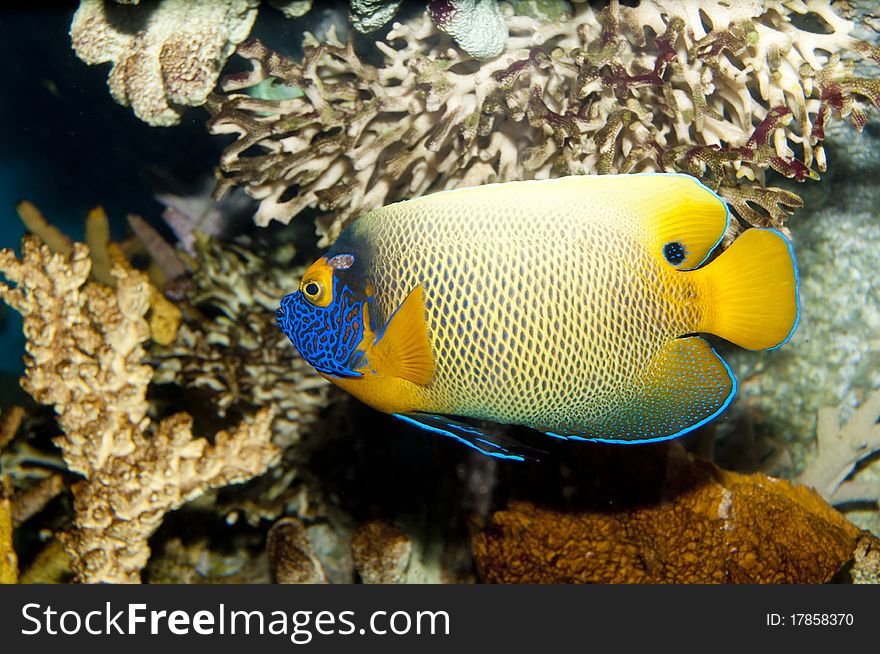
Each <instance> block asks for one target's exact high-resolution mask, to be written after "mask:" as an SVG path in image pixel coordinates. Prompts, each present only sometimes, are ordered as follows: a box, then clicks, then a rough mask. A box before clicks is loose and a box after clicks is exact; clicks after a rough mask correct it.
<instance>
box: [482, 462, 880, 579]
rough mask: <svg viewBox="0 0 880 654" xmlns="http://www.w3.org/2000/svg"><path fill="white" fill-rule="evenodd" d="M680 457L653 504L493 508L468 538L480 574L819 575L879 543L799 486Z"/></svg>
mask: <svg viewBox="0 0 880 654" xmlns="http://www.w3.org/2000/svg"><path fill="white" fill-rule="evenodd" d="M679 457H683V458H681V460H679V461H677V462H676V463H675V464H674V465H673V466H671V468H670V476H669V477H668V478H667V482H666V484H667V488H666V497H665V498H664V499H663V500H662V501H661V502H660V503H659V504H656V505H646V506H637V507H634V508H631V509H627V510H618V511H608V510H593V511H580V512H577V511H558V510H553V509H549V508H542V507H538V506H536V505H534V504H530V503H526V502H518V503H513V504H512V505H511V506H509V507H508V509H507V510H505V511H500V512H498V513H496V514H495V515H494V516H493V518H492V519H491V520H490V522H489V524H488V526H487V527H486V528H485V529H484V530H483V531H482V532H481V533H480V534H479V535H478V536H477V537H476V538H475V541H474V554H475V557H476V561H477V566H478V569H479V571H480V576H481V578H482V579H483V580H484V581H489V582H520V583H522V582H544V583H572V582H579V583H585V582H587V583H589V582H593V583H597V582H599V583H601V582H606V583H608V582H610V583H622V582H623V583H723V582H734V583H823V582H827V581H829V580H831V579H832V578H833V577H834V576H835V575H836V574H837V573H838V572H839V571H840V569H841V568H842V567H843V566H844V564H846V563H847V562H849V561H850V560H851V559H852V558H853V556H854V553H855V551H856V548H857V546H859V547H864V546H865V544H864V543H863V542H861V540H860V539H862V538H864V539H867V541H869V542H870V543H873V548H876V547H877V546H878V545H880V541H878V540H877V538H876V537H874V536H872V535H870V534H869V533H868V532H860V530H859V529H858V528H857V527H856V526H854V525H853V524H851V523H849V522H847V520H846V519H845V518H844V517H843V516H842V515H841V514H839V513H838V512H837V511H835V510H834V509H832V508H831V507H830V506H829V505H828V504H826V503H825V502H824V501H823V500H822V499H821V498H820V497H819V495H818V494H816V493H815V492H814V491H812V490H810V489H808V488H806V487H804V486H800V485H792V484H791V483H789V482H787V481H783V480H779V479H774V478H772V477H767V476H764V475H761V474H753V475H740V474H736V473H731V472H725V471H722V470H720V469H718V468H716V467H715V466H712V465H711V464H709V463H706V462H702V461H699V460H696V459H689V458H687V455H682V454H679Z"/></svg>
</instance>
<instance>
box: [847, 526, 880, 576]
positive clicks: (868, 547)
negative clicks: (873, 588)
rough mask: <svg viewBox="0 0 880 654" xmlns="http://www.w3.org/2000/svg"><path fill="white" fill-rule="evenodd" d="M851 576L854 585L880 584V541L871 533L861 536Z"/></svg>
mask: <svg viewBox="0 0 880 654" xmlns="http://www.w3.org/2000/svg"><path fill="white" fill-rule="evenodd" d="M850 575H851V578H852V581H853V583H854V584H880V539H878V538H877V537H876V536H874V535H873V534H871V533H870V532H867V531H866V532H862V534H861V536H859V540H858V542H857V544H856V550H855V552H854V553H853V567H852V570H851V572H850Z"/></svg>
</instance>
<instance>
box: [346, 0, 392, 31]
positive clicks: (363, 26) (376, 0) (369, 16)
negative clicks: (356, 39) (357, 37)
mask: <svg viewBox="0 0 880 654" xmlns="http://www.w3.org/2000/svg"><path fill="white" fill-rule="evenodd" d="M402 3H403V0H392V1H391V2H384V1H383V0H351V4H350V5H349V11H348V18H349V20H350V21H351V24H352V26H353V27H354V28H355V29H356V30H357V31H358V32H360V33H361V34H369V33H370V32H375V31H376V30H379V29H382V28H383V27H384V26H385V25H386V24H387V23H388V22H389V21H390V20H391V19H392V18H394V14H396V13H397V10H398V9H400V5H401V4H402Z"/></svg>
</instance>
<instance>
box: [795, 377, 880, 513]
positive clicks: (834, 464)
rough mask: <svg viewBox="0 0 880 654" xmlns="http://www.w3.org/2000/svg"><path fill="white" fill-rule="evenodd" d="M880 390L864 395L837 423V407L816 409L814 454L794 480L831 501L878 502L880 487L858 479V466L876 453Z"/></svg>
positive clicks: (879, 432)
mask: <svg viewBox="0 0 880 654" xmlns="http://www.w3.org/2000/svg"><path fill="white" fill-rule="evenodd" d="M878 418H880V391H877V392H874V393H872V394H871V395H869V396H868V397H867V399H866V400H865V401H864V402H863V403H862V406H860V407H859V408H858V410H857V411H856V412H855V415H853V417H852V418H850V419H849V421H847V422H846V423H845V424H843V425H841V424H840V418H839V410H838V409H837V408H834V407H823V408H822V409H819V415H818V418H817V421H816V449H817V452H816V456H815V457H814V458H813V460H812V461H811V462H810V463H809V464H808V465H807V467H806V468H805V469H804V470H803V472H802V473H801V475H800V477H799V478H798V481H800V482H801V483H802V484H806V485H807V486H812V487H813V488H815V489H816V491H818V492H819V494H820V495H822V497H824V498H825V499H826V500H828V501H829V502H830V503H831V504H834V505H840V504H846V503H850V502H855V503H868V504H873V505H874V506H875V507H877V506H878V502H880V486H878V485H877V484H876V483H869V482H864V483H862V482H861V481H860V477H861V476H862V475H861V474H860V473H862V472H864V471H865V470H864V468H863V467H861V466H860V464H862V463H863V462H864V461H866V460H867V459H869V458H870V457H871V456H872V455H875V454H877V453H878V452H880V424H878V423H877V420H878Z"/></svg>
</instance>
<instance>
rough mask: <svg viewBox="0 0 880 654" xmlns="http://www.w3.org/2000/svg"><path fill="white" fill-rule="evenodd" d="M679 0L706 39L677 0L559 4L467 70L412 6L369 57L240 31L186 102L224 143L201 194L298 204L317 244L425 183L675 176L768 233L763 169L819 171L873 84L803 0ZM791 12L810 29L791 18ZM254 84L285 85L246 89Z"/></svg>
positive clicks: (837, 33)
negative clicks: (309, 213) (214, 71)
mask: <svg viewBox="0 0 880 654" xmlns="http://www.w3.org/2000/svg"><path fill="white" fill-rule="evenodd" d="M447 4H449V3H447ZM453 4H454V3H453ZM449 6H452V4H449ZM699 7H700V8H701V10H702V11H703V15H705V16H706V17H707V19H708V20H709V21H711V23H712V26H713V28H712V29H711V31H708V32H707V30H706V28H705V27H704V26H703V22H702V18H701V14H700V13H699V12H698V11H697V9H698V6H697V4H696V3H689V2H666V3H664V2H660V1H659V0H644V1H643V2H641V3H640V4H639V5H638V6H637V7H623V6H619V4H618V3H617V2H611V3H610V4H609V5H608V6H607V7H606V8H604V9H601V10H596V9H595V8H593V7H592V6H591V5H589V4H587V3H579V4H577V7H576V11H575V14H574V15H573V16H571V17H569V16H566V15H563V16H561V17H560V19H559V20H558V21H555V22H551V23H545V24H542V23H541V22H540V21H537V20H535V19H533V18H530V17H528V16H518V15H508V16H506V24H507V30H508V32H509V39H508V42H507V48H506V50H505V51H504V52H503V53H502V54H500V55H498V56H497V57H494V58H492V59H489V60H484V61H475V60H474V58H473V57H472V56H470V55H467V54H465V53H463V52H461V51H460V50H458V49H456V48H454V47H452V46H453V45H454V42H453V41H452V39H451V38H450V37H449V36H448V35H446V34H445V33H443V32H441V31H439V30H438V29H437V28H436V27H435V26H434V24H433V21H432V20H431V18H430V16H429V15H428V14H427V13H426V14H422V15H420V16H416V17H414V18H413V19H411V20H409V21H407V22H406V23H395V25H394V26H393V27H392V29H391V30H390V32H389V33H388V36H387V39H386V40H382V41H378V42H377V43H376V48H377V49H378V50H379V51H380V52H381V53H382V55H384V62H383V63H382V64H381V65H379V66H374V65H372V64H370V63H368V62H367V61H365V60H363V59H362V58H361V57H360V56H359V55H358V54H357V53H356V52H355V51H354V49H353V48H352V47H351V45H348V46H342V45H341V44H335V45H334V44H329V43H316V42H306V43H305V44H304V48H305V55H304V57H303V60H302V62H298V61H294V60H292V59H288V58H284V57H282V56H279V55H278V54H277V53H275V52H273V51H271V50H270V49H269V48H267V47H266V46H264V45H263V44H262V43H260V42H258V41H250V42H247V43H245V44H242V45H241V46H239V49H238V54H240V55H241V56H242V57H245V58H246V59H248V60H249V61H250V63H251V66H252V69H251V71H250V72H247V73H239V74H235V75H233V76H230V77H229V78H227V79H225V80H224V81H223V82H222V83H221V89H222V90H223V91H224V92H223V93H217V94H214V95H212V96H211V97H210V98H209V100H208V102H207V105H206V106H207V108H208V110H209V111H210V113H211V114H212V118H211V120H210V122H209V129H210V130H211V132H213V133H215V134H234V135H236V136H237V137H238V140H237V141H236V142H235V143H232V144H231V145H229V146H228V147H227V148H226V150H225V151H224V153H223V155H222V157H221V160H220V181H219V183H218V186H217V189H216V193H217V195H218V196H222V195H223V194H224V193H225V192H226V191H227V190H229V189H230V188H232V187H234V186H239V185H240V186H244V188H245V189H246V191H247V192H248V194H249V195H251V196H252V197H254V198H255V199H257V200H258V201H259V208H258V210H257V212H256V214H255V216H254V219H255V221H256V223H257V224H258V225H266V224H268V223H269V222H270V221H272V220H278V221H281V222H285V223H286V222H289V221H290V220H291V218H293V216H295V215H297V214H298V213H300V212H302V211H303V210H305V209H306V208H317V209H319V210H321V211H322V212H323V213H324V215H323V216H322V217H320V218H319V219H318V223H317V226H318V232H319V234H320V235H321V236H322V237H323V239H322V241H321V242H322V244H323V245H327V244H329V243H331V242H333V241H334V240H335V238H336V237H337V236H338V234H339V233H340V232H341V230H342V229H343V228H344V227H345V226H346V225H347V224H348V223H349V222H350V221H351V220H353V219H354V218H355V217H356V216H358V215H360V214H361V213H364V212H365V211H368V210H370V209H374V208H377V207H380V206H383V205H385V204H390V203H391V202H395V201H398V200H403V199H408V198H412V197H415V196H419V195H424V194H425V193H430V192H434V191H440V190H444V189H449V188H456V187H463V186H473V185H478V184H485V183H489V182H501V181H508V180H519V179H543V178H548V177H559V176H562V175H568V174H593V173H630V172H644V171H658V170H659V171H669V172H671V171H680V172H687V173H690V174H692V175H696V176H698V177H700V178H701V179H702V180H703V181H704V182H705V183H706V184H708V185H709V186H710V187H712V188H713V189H715V190H717V192H718V193H719V194H720V195H721V196H722V197H723V198H724V199H726V200H727V201H728V202H729V203H730V204H731V205H732V206H733V208H734V210H735V211H736V212H737V214H738V215H739V216H740V217H741V218H742V219H743V221H744V222H746V223H749V224H753V225H758V226H764V227H768V226H772V227H776V228H779V227H781V226H783V224H784V221H785V219H786V218H787V217H788V215H789V214H790V213H791V212H792V211H793V210H794V209H796V208H798V207H800V206H802V204H803V203H802V201H801V199H800V198H799V197H798V195H797V194H795V193H793V192H792V191H790V190H788V189H782V188H778V187H772V186H770V187H768V186H766V185H765V183H764V179H765V172H766V171H767V170H768V169H773V170H774V171H777V172H778V173H780V174H782V175H784V176H786V177H790V178H792V179H794V180H796V181H804V180H807V179H815V178H817V177H818V174H819V173H820V172H822V171H823V170H825V166H826V161H825V153H824V150H823V149H822V140H823V138H824V136H825V131H824V130H825V127H826V126H827V124H828V123H829V121H831V120H832V119H837V118H840V117H844V116H849V118H850V119H851V121H852V122H854V124H855V125H856V127H859V128H860V127H862V126H863V125H864V120H865V119H866V116H867V113H866V111H867V108H869V107H872V106H873V107H876V106H877V105H878V104H880V81H878V80H877V79H866V78H863V77H859V76H858V75H857V74H856V72H855V68H854V64H853V62H852V61H850V59H849V58H853V57H854V58H859V57H861V58H866V59H867V58H878V57H880V55H878V53H877V51H876V50H874V49H872V48H871V47H870V46H868V45H867V44H866V43H864V42H862V41H859V40H857V39H856V38H854V37H853V36H851V35H850V32H851V31H852V30H853V26H854V24H853V22H852V21H850V20H848V19H846V18H843V17H842V16H840V15H838V14H837V13H835V12H834V11H833V10H832V8H831V7H830V6H829V5H828V4H827V3H826V2H820V1H819V0H808V1H807V2H804V3H783V2H777V1H773V2H768V3H758V2H746V3H723V2H712V3H703V4H700V5H699ZM798 14H800V15H803V16H804V17H805V18H813V19H815V20H821V21H824V22H825V24H826V25H827V29H826V30H824V32H823V33H818V32H813V31H808V30H806V29H799V28H798V27H796V26H795V24H794V23H793V22H792V21H791V17H792V16H795V15H798ZM646 27H647V28H650V29H647V30H646ZM646 34H647V35H648V36H646ZM828 53H831V55H830V56H829V55H828ZM840 55H846V57H847V58H841V56H840ZM268 77H275V78H277V79H279V80H280V81H281V82H282V83H283V84H285V85H287V86H291V87H298V88H302V89H303V92H304V96H303V97H302V98H291V99H287V100H278V101H269V100H259V99H256V98H249V97H247V95H246V89H247V88H250V87H253V86H254V85H256V84H258V83H260V82H261V81H263V80H264V79H266V78H268ZM735 229H736V225H735V223H732V226H731V232H733V231H735ZM731 235H733V234H732V233H731Z"/></svg>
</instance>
